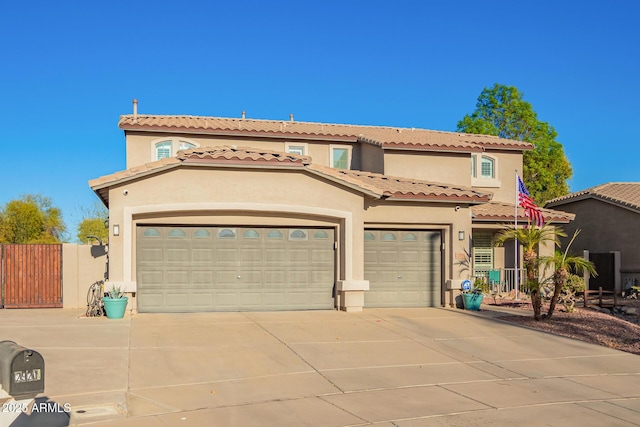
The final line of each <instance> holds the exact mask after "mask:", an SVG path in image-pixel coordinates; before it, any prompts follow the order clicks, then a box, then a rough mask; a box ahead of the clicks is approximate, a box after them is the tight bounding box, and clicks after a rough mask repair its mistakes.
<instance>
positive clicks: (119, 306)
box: [102, 297, 129, 319]
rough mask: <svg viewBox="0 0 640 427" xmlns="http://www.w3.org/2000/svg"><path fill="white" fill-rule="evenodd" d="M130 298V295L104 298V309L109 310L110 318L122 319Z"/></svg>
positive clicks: (108, 315)
mask: <svg viewBox="0 0 640 427" xmlns="http://www.w3.org/2000/svg"><path fill="white" fill-rule="evenodd" d="M128 300H129V297H124V298H119V299H111V298H108V297H105V298H103V299H102V302H103V303H104V311H106V312H107V317H108V318H109V319H122V318H123V317H124V312H125V310H126V309H127V301H128Z"/></svg>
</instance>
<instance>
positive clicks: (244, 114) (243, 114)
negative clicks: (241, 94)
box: [242, 110, 247, 119]
mask: <svg viewBox="0 0 640 427" xmlns="http://www.w3.org/2000/svg"><path fill="white" fill-rule="evenodd" d="M246 116H247V112H246V111H244V110H242V118H243V119H244V118H245V117H246Z"/></svg>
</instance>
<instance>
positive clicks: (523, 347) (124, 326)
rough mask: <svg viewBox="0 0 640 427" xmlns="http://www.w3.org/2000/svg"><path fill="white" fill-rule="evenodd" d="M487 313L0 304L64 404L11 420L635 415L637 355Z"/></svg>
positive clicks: (4, 323) (180, 422) (2, 332)
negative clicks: (120, 310) (130, 310)
mask: <svg viewBox="0 0 640 427" xmlns="http://www.w3.org/2000/svg"><path fill="white" fill-rule="evenodd" d="M490 314H491V313H490V312H485V313H484V314H483V313H481V314H479V315H477V314H470V313H469V312H464V311H461V310H455V309H434V308H432V309H367V310H365V311H364V312H363V313H344V312H337V311H311V312H309V311H307V312H273V313H207V314H136V315H132V316H126V318H125V319H122V320H110V319H106V318H82V317H81V316H82V313H81V312H79V311H73V310H59V309H58V310H57V309H50V310H0V339H10V340H14V341H16V342H18V343H20V344H22V345H25V346H27V347H30V348H33V349H35V350H37V351H39V352H40V353H41V354H42V355H43V357H44V359H45V362H46V376H45V378H46V385H45V388H46V389H45V395H44V396H42V397H40V398H39V399H38V401H37V402H49V404H51V403H57V404H58V405H59V407H62V408H64V407H65V405H66V407H67V408H70V411H69V412H65V411H61V412H60V411H59V412H57V413H54V412H52V410H51V409H50V410H45V411H40V412H31V414H30V415H29V414H28V413H22V414H21V415H20V416H19V417H18V418H17V419H16V421H15V422H14V423H13V425H14V426H33V425H45V426H54V425H69V424H71V425H81V424H91V425H95V426H114V427H115V426H163V425H166V426H185V427H187V426H189V427H190V426H217V425H220V426H234V425H237V426H261V427H263V426H279V427H280V426H285V425H292V426H301V425H304V426H323V427H324V426H361V425H376V426H392V425H393V426H431V425H485V424H493V425H522V424H526V425H557V426H567V425H580V426H592V425H593V426H603V425H606V426H630V425H640V356H635V355H631V354H628V353H623V352H619V351H615V350H611V349H607V348H604V347H599V346H595V345H591V344H586V343H582V342H579V341H574V340H571V339H567V338H561V337H557V336H553V335H549V334H545V333H542V332H537V331H533V330H530V329H526V328H522V327H519V326H514V325H509V324H505V323H502V322H499V321H496V320H493V319H492V318H491V316H490ZM54 407H55V406H54ZM50 408H51V405H50Z"/></svg>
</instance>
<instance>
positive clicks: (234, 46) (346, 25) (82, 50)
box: [0, 0, 640, 240]
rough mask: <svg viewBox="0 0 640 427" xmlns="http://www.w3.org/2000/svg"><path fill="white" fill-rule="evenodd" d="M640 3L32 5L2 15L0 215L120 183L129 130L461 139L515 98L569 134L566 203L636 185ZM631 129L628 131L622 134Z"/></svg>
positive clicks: (373, 0)
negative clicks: (237, 128) (186, 127)
mask: <svg viewBox="0 0 640 427" xmlns="http://www.w3.org/2000/svg"><path fill="white" fill-rule="evenodd" d="M639 20H640V2H638V1H635V0H628V1H617V0H606V1H593V0H591V1H587V2H578V3H576V2H568V1H566V2H565V1H557V0H553V1H547V0H543V1H536V2H514V1H486V2H478V1H455V0H452V1H448V2H444V1H426V0H424V1H402V0H394V1H391V0H389V1H384V2H383V1H378V0H358V1H355V0H354V1H349V0H341V1H334V0H328V1H327V0H323V1H315V2H306V1H301V0H297V1H253V0H251V1H242V2H232V1H213V0H209V1H206V0H203V1H189V0H185V1H182V2H175V1H165V0H154V1H147V0H140V1H120V0H116V1H114V0H111V1H103V2H93V1H65V0H61V1H23V2H16V1H13V2H3V3H2V5H0V49H1V51H0V52H1V55H0V58H1V59H0V125H1V127H2V129H1V132H2V133H1V139H2V146H3V148H4V149H3V151H2V154H1V157H0V159H1V160H0V205H4V204H5V203H6V202H7V201H9V200H11V199H14V198H18V197H20V196H21V195H23V194H28V193H40V194H42V195H45V196H48V197H51V198H52V199H53V203H54V204H55V205H56V206H58V207H60V208H61V209H62V211H63V215H64V219H65V222H66V224H67V227H68V231H69V235H70V238H71V240H75V233H76V230H75V227H76V224H77V222H78V221H79V220H80V219H81V208H82V207H89V206H91V205H93V204H94V203H95V202H96V201H97V200H98V199H97V197H96V196H95V195H94V194H93V192H92V191H91V189H90V188H89V186H88V184H87V181H88V180H89V179H92V178H96V177H98V176H101V175H106V174H109V173H112V172H115V171H119V170H122V169H124V167H125V146H124V135H123V133H122V131H120V130H119V129H118V126H117V124H118V117H119V116H120V115H121V114H130V113H131V111H132V106H131V100H132V99H133V98H137V99H138V100H139V102H140V103H139V112H140V113H141V114H188V115H210V116H222V117H239V116H240V114H241V111H243V110H245V111H246V112H247V117H250V118H260V119H288V117H289V114H290V113H293V114H295V118H296V120H300V121H316V122H329V123H350V124H369V125H389V126H407V127H420V128H427V129H435V130H447V131H454V130H455V129H456V123H457V122H458V120H460V119H461V118H462V117H463V116H464V115H465V114H467V113H471V112H472V111H473V109H474V108H475V103H476V100H477V97H478V95H479V94H480V92H481V91H482V89H483V88H484V87H488V86H492V85H493V84H494V83H501V84H506V85H513V86H516V87H517V88H518V89H520V91H521V92H523V93H524V98H525V100H527V101H529V102H530V103H531V104H532V105H533V108H534V110H535V111H536V112H537V113H538V117H539V119H540V120H543V121H547V122H549V123H550V124H551V125H552V126H554V127H555V129H556V130H557V131H558V134H559V135H558V141H559V142H560V143H562V144H563V145H564V148H565V151H566V154H567V157H568V158H569V160H570V162H571V163H572V165H573V170H574V176H573V179H572V180H571V182H570V184H571V189H572V191H578V190H582V189H585V188H589V187H592V186H595V185H598V184H601V183H605V182H611V181H640V162H639V160H638V158H639V156H638V154H639V151H640V150H639V149H638V142H639V141H638V139H639V137H638V133H637V132H635V131H634V130H633V129H634V128H635V126H636V125H637V123H638V121H639V120H640V107H639V105H640V104H639V100H638V98H639V95H640V54H639V51H640V25H638V21H639ZM629 129H631V130H629Z"/></svg>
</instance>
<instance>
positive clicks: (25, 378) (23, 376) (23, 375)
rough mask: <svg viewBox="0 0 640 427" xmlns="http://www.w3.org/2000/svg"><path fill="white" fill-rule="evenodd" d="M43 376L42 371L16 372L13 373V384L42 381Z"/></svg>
mask: <svg viewBox="0 0 640 427" xmlns="http://www.w3.org/2000/svg"><path fill="white" fill-rule="evenodd" d="M40 378H41V374H40V369H28V370H26V371H14V372H13V382H14V383H16V384H18V383H29V382H32V381H40Z"/></svg>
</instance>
